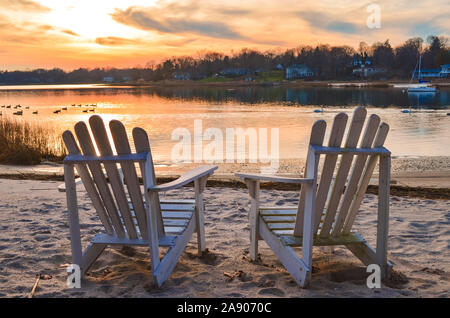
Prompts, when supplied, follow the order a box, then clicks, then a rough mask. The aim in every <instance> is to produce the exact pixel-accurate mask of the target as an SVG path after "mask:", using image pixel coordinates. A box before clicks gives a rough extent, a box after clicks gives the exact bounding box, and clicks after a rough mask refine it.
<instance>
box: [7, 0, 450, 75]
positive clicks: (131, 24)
mask: <svg viewBox="0 0 450 318" xmlns="http://www.w3.org/2000/svg"><path fill="white" fill-rule="evenodd" d="M371 3H377V4H379V5H380V7H381V28H380V29H369V28H368V27H367V26H366V20H367V17H368V16H369V14H370V13H368V12H367V11H366V9H367V6H368V5H369V4H371ZM449 30H450V1H448V0H433V1H431V0H420V1H410V0H398V1H388V0H380V1H349V0H312V1H310V0H304V1H302V0H296V1H293V0H272V1H266V0H263V1H261V0H259V1H254V0H246V1H242V0H240V1H237V0H226V1H225V0H218V1H206V0H195V1H194V0H186V1H184V0H179V1H170V0H169V1H166V0H158V1H152V0H127V1H125V0H39V1H38V0H36V1H31V0H0V70H16V69H19V70H23V69H32V68H38V67H42V68H53V67H60V68H63V69H65V70H72V69H75V68H79V67H132V66H138V65H141V66H144V65H145V64H146V63H147V62H149V61H152V62H159V61H160V60H161V59H163V58H166V57H171V56H178V55H193V56H196V55H198V54H201V52H204V51H205V50H208V51H209V50H215V51H220V52H223V53H227V54H229V53H230V52H231V50H234V51H238V50H240V49H241V48H244V47H247V48H254V49H259V50H269V49H286V48H293V47H296V46H299V45H317V44H324V43H327V44H331V45H344V44H345V45H350V46H353V47H355V48H357V47H358V44H359V42H361V41H365V42H367V43H369V44H372V43H373V42H376V41H384V40H386V39H389V40H390V41H391V43H392V44H393V45H394V46H395V45H398V44H400V43H401V42H403V41H405V40H406V39H408V38H411V37H415V36H421V37H423V38H424V39H425V38H426V37H427V36H428V35H431V34H432V35H445V36H448V31H449Z"/></svg>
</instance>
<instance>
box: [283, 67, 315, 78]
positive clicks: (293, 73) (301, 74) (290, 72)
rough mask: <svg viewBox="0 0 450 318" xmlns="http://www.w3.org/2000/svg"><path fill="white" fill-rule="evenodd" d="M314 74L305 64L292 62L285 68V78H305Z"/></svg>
mask: <svg viewBox="0 0 450 318" xmlns="http://www.w3.org/2000/svg"><path fill="white" fill-rule="evenodd" d="M312 76H314V71H313V70H312V69H310V68H309V67H308V66H306V65H305V64H301V65H299V64H293V65H291V66H289V67H287V68H286V79H295V78H305V77H312Z"/></svg>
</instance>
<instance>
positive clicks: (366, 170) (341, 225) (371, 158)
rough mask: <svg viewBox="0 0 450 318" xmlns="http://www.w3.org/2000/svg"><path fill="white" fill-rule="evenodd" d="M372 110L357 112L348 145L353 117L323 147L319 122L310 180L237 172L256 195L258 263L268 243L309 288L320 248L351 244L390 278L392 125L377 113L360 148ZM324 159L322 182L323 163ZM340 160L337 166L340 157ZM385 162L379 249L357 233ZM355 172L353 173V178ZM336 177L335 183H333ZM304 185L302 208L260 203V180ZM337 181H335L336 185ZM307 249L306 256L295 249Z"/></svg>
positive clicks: (337, 121)
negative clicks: (314, 254)
mask: <svg viewBox="0 0 450 318" xmlns="http://www.w3.org/2000/svg"><path fill="white" fill-rule="evenodd" d="M366 114H367V111H366V109H365V108H363V107H358V108H356V109H355V111H354V114H353V120H352V122H351V124H350V127H349V129H348V132H347V139H346V141H345V143H344V145H343V146H341V142H342V139H343V136H344V131H345V127H346V123H347V115H346V114H345V113H340V114H338V115H336V117H335V118H334V123H333V127H332V128H331V133H330V137H329V141H328V146H326V147H325V146H323V140H324V135H325V129H326V123H325V121H323V120H319V121H317V122H316V123H315V124H314V125H313V127H312V132H311V139H310V143H309V150H308V157H307V163H306V169H305V175H304V178H286V177H278V176H266V175H251V174H242V173H239V174H236V175H237V176H239V177H240V178H241V180H244V181H245V183H246V184H247V187H248V189H249V192H250V201H251V208H250V214H249V217H250V229H251V230H250V231H251V234H250V257H251V259H252V260H256V258H257V255H258V240H260V239H263V240H264V241H265V242H266V243H267V244H268V245H269V247H270V248H271V249H272V250H273V252H274V253H275V254H276V255H277V257H278V258H279V260H280V261H281V263H282V264H283V265H284V267H285V268H286V269H287V270H288V271H289V273H290V274H291V275H292V277H293V278H294V280H295V281H296V282H297V283H298V284H299V285H300V286H301V287H306V286H307V285H308V284H309V282H310V279H311V268H312V248H313V245H314V246H334V245H344V246H346V247H347V248H348V249H349V250H350V251H351V252H352V253H353V254H354V255H355V256H356V257H358V258H359V259H360V260H361V261H362V262H363V263H364V264H366V265H369V264H378V265H379V266H380V268H381V277H382V278H385V277H387V275H388V274H389V271H390V269H391V267H392V265H391V263H389V262H388V260H387V238H388V222H389V184H390V163H391V161H390V160H391V158H390V152H389V151H388V150H387V149H386V148H384V147H383V144H384V141H385V139H386V136H387V133H388V131H389V126H388V125H387V124H385V123H382V124H381V125H380V118H379V117H378V116H377V115H371V116H370V117H369V119H368V122H367V124H366V127H365V130H364V134H363V136H362V139H361V141H360V143H359V148H357V144H358V140H359V137H360V134H361V131H362V128H363V125H364V121H365V117H366ZM321 156H322V157H324V158H323V160H324V162H323V170H322V173H321V175H320V178H318V171H317V170H318V163H319V160H320V158H321ZM338 157H340V161H339V165H338V167H337V168H336V163H337V161H338V160H337V159H338ZM378 158H379V194H378V226H377V244H376V251H375V250H374V249H373V248H372V247H370V246H369V245H368V244H367V242H366V241H365V240H364V238H363V237H362V236H361V235H360V234H357V233H354V232H352V231H351V229H352V225H353V222H354V220H355V217H356V214H357V212H358V209H359V207H360V205H361V201H362V199H363V196H364V194H365V192H366V190H367V186H368V184H369V181H370V178H371V176H372V173H373V170H374V168H375V166H376V163H377V161H378ZM335 168H336V169H335ZM349 172H350V174H349ZM333 176H334V180H333ZM261 181H266V182H285V183H294V184H301V185H302V186H301V191H300V198H299V204H298V206H290V207H288V206H286V207H264V206H260V203H259V188H260V182H261ZM333 181H334V182H333ZM298 246H301V247H302V255H301V258H300V257H299V256H297V254H296V253H295V251H294V250H293V249H292V247H298Z"/></svg>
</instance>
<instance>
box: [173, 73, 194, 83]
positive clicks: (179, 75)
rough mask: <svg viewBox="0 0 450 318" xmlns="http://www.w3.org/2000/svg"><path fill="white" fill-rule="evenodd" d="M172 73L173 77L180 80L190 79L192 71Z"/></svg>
mask: <svg viewBox="0 0 450 318" xmlns="http://www.w3.org/2000/svg"><path fill="white" fill-rule="evenodd" d="M172 75H173V79H175V80H178V81H188V80H190V79H191V74H190V73H182V72H175V73H173V74H172Z"/></svg>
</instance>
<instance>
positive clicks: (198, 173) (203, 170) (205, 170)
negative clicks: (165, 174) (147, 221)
mask: <svg viewBox="0 0 450 318" xmlns="http://www.w3.org/2000/svg"><path fill="white" fill-rule="evenodd" d="M217 168H218V167H217V166H200V167H197V168H195V169H193V170H191V171H189V172H186V173H185V174H183V175H181V177H179V178H178V179H176V180H174V181H171V182H167V183H164V184H160V185H154V186H151V187H149V188H148V189H147V190H148V191H169V190H173V189H178V188H180V187H182V186H184V185H186V184H188V183H191V182H192V181H195V180H197V179H200V178H201V177H204V176H208V175H211V174H213V173H214V170H216V169H217Z"/></svg>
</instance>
